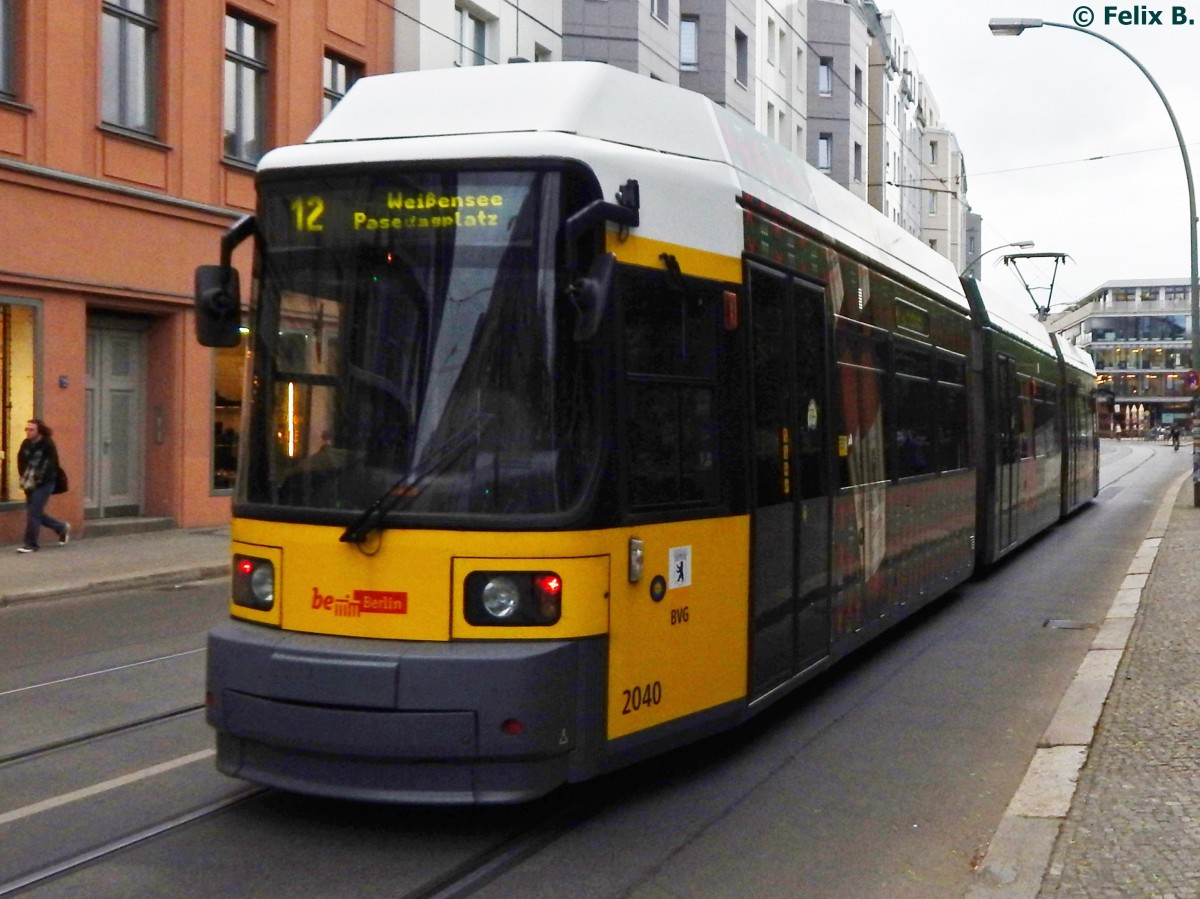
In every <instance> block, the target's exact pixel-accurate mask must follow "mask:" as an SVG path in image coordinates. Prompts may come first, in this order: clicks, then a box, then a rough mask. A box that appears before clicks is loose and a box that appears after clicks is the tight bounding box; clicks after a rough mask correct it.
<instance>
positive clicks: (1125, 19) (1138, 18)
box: [1071, 6, 1196, 28]
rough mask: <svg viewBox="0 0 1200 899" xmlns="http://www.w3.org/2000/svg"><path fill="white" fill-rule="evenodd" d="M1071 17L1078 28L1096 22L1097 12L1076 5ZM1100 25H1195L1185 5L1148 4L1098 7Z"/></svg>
mask: <svg viewBox="0 0 1200 899" xmlns="http://www.w3.org/2000/svg"><path fill="white" fill-rule="evenodd" d="M1071 19H1072V20H1073V21H1074V22H1075V24H1076V25H1078V26H1079V27H1080V28H1087V27H1089V26H1091V25H1093V24H1096V23H1097V12H1096V11H1095V10H1094V9H1092V7H1090V6H1077V7H1075V12H1074V13H1072V14H1071ZM1099 24H1102V25H1195V24H1196V20H1195V19H1193V18H1192V17H1191V16H1190V15H1189V14H1188V9H1187V7H1186V6H1172V7H1171V8H1170V9H1151V8H1150V7H1148V6H1104V7H1101V8H1100V12H1099Z"/></svg>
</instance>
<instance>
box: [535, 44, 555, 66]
mask: <svg viewBox="0 0 1200 899" xmlns="http://www.w3.org/2000/svg"><path fill="white" fill-rule="evenodd" d="M553 59H554V53H553V51H552V50H551V49H550V48H549V47H543V46H542V45H541V44H534V45H533V61H534V62H550V61H552V60H553Z"/></svg>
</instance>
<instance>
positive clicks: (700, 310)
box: [621, 271, 721, 509]
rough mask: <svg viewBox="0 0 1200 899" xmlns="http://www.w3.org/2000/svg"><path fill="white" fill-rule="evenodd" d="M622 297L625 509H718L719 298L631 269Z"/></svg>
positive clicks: (679, 283)
mask: <svg viewBox="0 0 1200 899" xmlns="http://www.w3.org/2000/svg"><path fill="white" fill-rule="evenodd" d="M621 296H622V299H623V308H624V326H625V327H624V337H625V370H626V373H627V385H628V389H627V390H626V398H627V407H628V418H627V421H626V435H627V441H628V447H629V453H628V460H629V501H630V506H631V507H632V508H634V509H650V508H664V507H671V506H690V505H703V504H715V503H717V502H719V501H720V492H721V490H720V476H719V466H720V452H719V438H718V434H717V412H716V404H717V335H718V328H719V318H718V315H719V312H720V309H719V306H718V303H717V299H718V297H719V294H718V293H717V292H716V291H714V290H705V289H703V288H702V287H700V286H697V285H691V284H686V283H684V282H682V281H680V282H678V283H674V284H671V283H669V282H668V280H667V275H666V274H665V273H663V272H646V271H628V272H626V273H625V274H624V277H623V281H622V288H621Z"/></svg>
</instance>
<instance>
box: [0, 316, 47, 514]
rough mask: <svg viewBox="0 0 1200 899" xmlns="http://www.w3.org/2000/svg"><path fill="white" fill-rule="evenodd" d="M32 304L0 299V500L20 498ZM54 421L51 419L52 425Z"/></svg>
mask: <svg viewBox="0 0 1200 899" xmlns="http://www.w3.org/2000/svg"><path fill="white" fill-rule="evenodd" d="M35 311H36V310H35V307H33V306H27V305H18V304H15V303H8V302H5V301H4V300H2V299H0V502H5V503H7V502H21V501H24V499H25V493H24V492H23V491H22V490H21V482H20V478H19V476H18V474H17V450H19V449H20V448H21V441H22V440H24V439H25V422H27V421H29V419H31V418H33V417H34V415H36V414H37V413H36V412H35V410H34V407H33V401H34V389H33V388H34V384H35V383H36V382H37V378H36V372H35V370H34V346H35V343H34V337H35V325H36V316H35ZM55 424H56V422H51V423H50V425H51V427H53V426H54V425H55Z"/></svg>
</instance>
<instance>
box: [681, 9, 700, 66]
mask: <svg viewBox="0 0 1200 899" xmlns="http://www.w3.org/2000/svg"><path fill="white" fill-rule="evenodd" d="M679 68H680V70H682V71H684V72H695V71H696V70H697V69H699V68H700V20H699V19H697V18H696V17H695V16H684V17H683V18H681V19H680V20H679Z"/></svg>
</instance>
